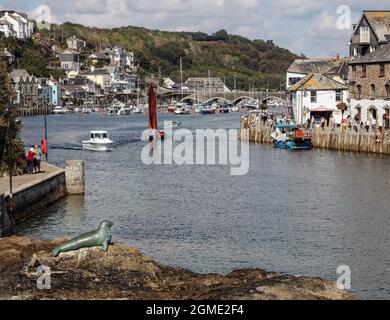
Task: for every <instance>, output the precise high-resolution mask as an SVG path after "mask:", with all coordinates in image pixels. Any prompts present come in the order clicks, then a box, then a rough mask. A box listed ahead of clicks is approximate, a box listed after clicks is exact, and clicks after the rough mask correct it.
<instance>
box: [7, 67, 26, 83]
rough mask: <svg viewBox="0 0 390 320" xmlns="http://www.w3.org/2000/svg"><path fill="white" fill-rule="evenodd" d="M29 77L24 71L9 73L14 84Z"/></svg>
mask: <svg viewBox="0 0 390 320" xmlns="http://www.w3.org/2000/svg"><path fill="white" fill-rule="evenodd" d="M30 77H31V76H30V75H29V73H28V72H27V70H26V69H14V70H12V71H11V78H12V80H13V81H14V82H19V81H20V79H28V78H30Z"/></svg>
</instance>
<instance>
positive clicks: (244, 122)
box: [239, 117, 390, 155]
mask: <svg viewBox="0 0 390 320" xmlns="http://www.w3.org/2000/svg"><path fill="white" fill-rule="evenodd" d="M240 131H241V132H240V135H239V136H240V139H242V140H249V141H250V142H254V143H272V137H271V134H272V131H273V128H272V126H270V125H268V124H267V123H266V124H264V123H263V122H262V121H261V120H259V121H257V122H253V118H252V117H241V123H240ZM308 131H310V133H311V137H312V143H313V146H314V148H320V149H329V150H340V151H347V152H362V153H375V154H385V155H390V131H389V130H384V129H382V130H379V129H370V130H369V131H368V132H367V130H364V129H362V128H357V129H356V127H355V128H353V127H351V128H346V129H344V130H343V129H342V128H341V127H325V128H312V129H309V130H308Z"/></svg>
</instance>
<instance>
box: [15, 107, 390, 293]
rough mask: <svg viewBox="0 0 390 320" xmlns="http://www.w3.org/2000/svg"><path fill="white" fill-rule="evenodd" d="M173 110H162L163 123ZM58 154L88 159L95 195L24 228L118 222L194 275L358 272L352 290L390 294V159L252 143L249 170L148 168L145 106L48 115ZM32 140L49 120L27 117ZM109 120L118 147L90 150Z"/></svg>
mask: <svg viewBox="0 0 390 320" xmlns="http://www.w3.org/2000/svg"><path fill="white" fill-rule="evenodd" d="M173 118H174V116H161V117H160V120H165V119H173ZM174 119H175V120H178V121H182V122H183V128H188V129H191V130H195V129H197V128H215V129H217V128H236V127H238V124H239V114H229V115H212V116H200V115H193V116H183V117H176V118H174ZM48 123H49V139H50V140H49V141H50V146H51V147H54V149H51V150H50V155H49V156H50V162H52V163H54V164H57V165H59V166H63V165H64V161H65V160H67V159H81V160H85V161H86V189H87V190H86V191H87V193H86V195H85V197H84V198H83V197H69V198H67V199H64V200H62V201H59V202H58V203H56V204H55V205H53V206H52V207H50V208H49V209H47V210H46V211H45V212H43V213H42V214H41V215H39V216H38V217H36V218H34V219H32V220H29V221H28V222H26V223H24V224H23V225H20V226H19V227H18V233H19V234H20V235H28V236H32V237H35V238H53V237H59V236H74V235H78V234H80V233H82V232H86V231H89V230H91V229H95V228H96V226H97V225H98V224H99V222H100V221H101V220H104V219H109V220H112V221H113V222H114V223H115V225H114V229H113V234H114V240H115V241H120V242H124V243H127V244H129V245H131V246H135V247H138V248H140V249H141V250H142V251H143V252H144V253H145V254H147V255H149V256H151V257H153V258H154V259H156V260H157V261H159V262H161V263H164V264H169V265H176V266H180V267H184V268H189V269H191V270H193V271H197V272H218V273H228V272H230V271H232V270H234V269H239V268H246V267H259V268H263V269H267V270H271V271H277V272H282V273H291V274H300V275H308V276H321V277H325V278H328V279H330V280H336V279H337V277H338V275H337V273H336V269H337V267H338V266H340V265H348V266H350V268H351V270H352V293H354V294H357V295H358V296H360V297H363V298H387V299H389V298H390V272H389V265H390V252H389V251H390V232H389V230H390V210H389V208H390V196H389V192H388V191H389V181H390V174H389V163H390V157H385V156H375V155H366V154H350V153H341V152H331V151H321V150H314V151H312V152H296V153H294V152H286V151H283V150H275V149H273V148H272V147H271V146H269V145H255V144H252V145H251V146H250V171H249V174H248V175H246V176H242V177H233V176H231V175H230V170H229V168H228V167H226V166H219V165H216V166H174V165H172V166H146V165H144V164H143V163H142V161H141V157H140V155H141V150H142V148H143V147H144V145H145V143H144V142H141V141H140V137H141V132H142V131H143V130H144V129H145V127H146V126H147V119H146V118H145V117H144V116H143V115H138V116H128V117H116V116H114V117H110V116H103V115H91V116H81V115H77V114H72V115H53V116H50V117H49V120H48ZM23 124H24V129H23V137H24V140H25V143H26V144H33V143H36V142H37V141H40V138H41V137H42V135H43V118H42V117H30V118H25V119H23ZM94 129H106V130H108V131H109V133H110V135H111V138H112V139H113V140H114V141H115V142H116V147H115V151H114V152H112V153H93V152H87V151H82V150H81V140H83V139H85V138H88V132H89V130H94Z"/></svg>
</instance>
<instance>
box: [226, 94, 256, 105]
mask: <svg viewBox="0 0 390 320" xmlns="http://www.w3.org/2000/svg"><path fill="white" fill-rule="evenodd" d="M244 99H245V100H250V101H253V102H256V103H257V102H258V100H256V99H254V98H252V97H250V96H241V97H239V98H237V99H235V100H233V102H232V104H234V105H236V104H237V103H239V102H240V101H241V100H244Z"/></svg>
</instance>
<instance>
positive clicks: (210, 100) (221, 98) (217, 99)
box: [205, 97, 230, 104]
mask: <svg viewBox="0 0 390 320" xmlns="http://www.w3.org/2000/svg"><path fill="white" fill-rule="evenodd" d="M219 100H223V101H226V102H228V103H230V100H229V99H226V98H224V97H214V98H211V99H208V100H206V101H205V104H209V103H210V102H213V101H215V102H217V101H219Z"/></svg>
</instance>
